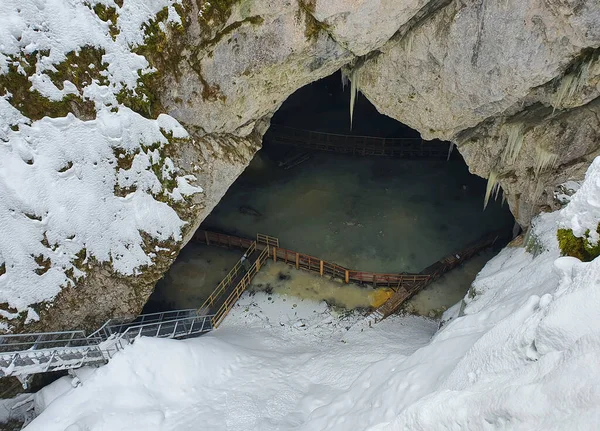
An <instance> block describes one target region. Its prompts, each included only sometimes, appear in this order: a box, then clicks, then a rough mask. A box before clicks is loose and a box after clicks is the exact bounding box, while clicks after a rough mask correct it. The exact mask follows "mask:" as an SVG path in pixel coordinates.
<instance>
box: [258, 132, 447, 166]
mask: <svg viewBox="0 0 600 431" xmlns="http://www.w3.org/2000/svg"><path fill="white" fill-rule="evenodd" d="M264 141H265V142H268V143H273V144H277V145H291V146H295V147H300V148H306V149H311V150H319V151H332V152H336V153H345V154H352V155H356V156H388V157H402V158H434V159H446V158H447V157H448V153H449V150H450V148H449V145H451V144H448V143H447V142H441V141H425V140H423V139H421V138H381V137H376V136H355V135H340V134H335V133H325V132H315V131H312V130H303V129H295V128H293V127H286V126H280V125H277V124H271V127H270V128H269V130H268V131H267V133H266V134H265V137H264Z"/></svg>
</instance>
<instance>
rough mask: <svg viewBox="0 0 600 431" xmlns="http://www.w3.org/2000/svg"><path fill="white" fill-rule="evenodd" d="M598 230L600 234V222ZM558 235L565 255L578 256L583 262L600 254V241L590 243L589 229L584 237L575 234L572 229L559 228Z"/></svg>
mask: <svg viewBox="0 0 600 431" xmlns="http://www.w3.org/2000/svg"><path fill="white" fill-rule="evenodd" d="M596 232H597V233H599V234H600V223H599V224H598V227H597V228H596ZM556 236H557V238H558V244H559V247H560V251H561V253H562V254H563V256H572V257H576V258H577V259H579V260H581V261H582V262H590V261H592V260H594V259H595V258H596V257H598V256H600V243H598V244H596V245H592V244H591V243H590V231H589V230H587V231H586V232H585V234H584V236H583V237H577V236H575V235H574V234H573V230H572V229H559V230H558V232H557V234H556Z"/></svg>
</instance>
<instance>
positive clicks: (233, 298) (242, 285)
mask: <svg viewBox="0 0 600 431" xmlns="http://www.w3.org/2000/svg"><path fill="white" fill-rule="evenodd" d="M268 257H269V249H268V248H265V249H264V250H262V251H261V252H260V254H259V255H258V257H257V258H256V260H255V261H254V262H253V263H252V266H251V267H250V269H248V271H247V272H245V273H244V275H243V277H242V278H241V280H240V281H239V282H238V283H237V284H236V285H235V287H234V288H233V290H232V291H231V292H230V293H229V296H227V298H226V299H225V301H224V302H223V304H222V305H221V307H219V309H218V310H217V312H216V313H215V317H214V318H213V327H215V328H217V327H218V326H219V325H220V324H221V322H222V321H223V319H225V317H226V316H227V314H228V313H229V311H230V310H231V308H232V307H233V306H234V305H235V303H236V302H237V300H238V299H239V298H240V296H241V295H242V293H244V290H246V288H247V287H248V286H249V285H250V283H252V279H253V278H254V276H255V275H256V274H258V271H260V269H261V268H262V266H263V265H264V263H265V262H266V261H267V259H268Z"/></svg>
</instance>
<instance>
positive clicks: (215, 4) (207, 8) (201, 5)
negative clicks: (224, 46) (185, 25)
mask: <svg viewBox="0 0 600 431" xmlns="http://www.w3.org/2000/svg"><path fill="white" fill-rule="evenodd" d="M197 3H198V9H199V10H200V14H199V15H198V24H200V26H202V27H203V28H204V30H207V31H210V30H211V29H214V28H218V27H219V26H221V25H223V24H225V23H226V22H227V20H228V19H229V17H230V16H231V10H232V8H233V5H235V4H236V3H239V0H198V1H197Z"/></svg>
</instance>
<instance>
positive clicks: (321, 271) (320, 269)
mask: <svg viewBox="0 0 600 431" xmlns="http://www.w3.org/2000/svg"><path fill="white" fill-rule="evenodd" d="M319 272H320V273H321V277H323V261H321V265H320V267H319Z"/></svg>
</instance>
